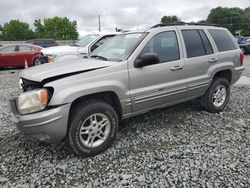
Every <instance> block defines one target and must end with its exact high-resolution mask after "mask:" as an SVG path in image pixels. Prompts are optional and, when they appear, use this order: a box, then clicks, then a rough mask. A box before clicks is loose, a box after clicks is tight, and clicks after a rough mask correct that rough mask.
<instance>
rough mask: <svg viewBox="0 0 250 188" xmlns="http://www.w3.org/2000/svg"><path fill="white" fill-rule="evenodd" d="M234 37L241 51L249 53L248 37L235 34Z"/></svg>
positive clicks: (249, 41)
mask: <svg viewBox="0 0 250 188" xmlns="http://www.w3.org/2000/svg"><path fill="white" fill-rule="evenodd" d="M235 39H236V41H237V43H238V44H239V47H240V49H241V50H242V51H243V53H244V54H250V37H242V36H236V37H235Z"/></svg>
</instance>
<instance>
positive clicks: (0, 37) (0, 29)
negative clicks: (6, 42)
mask: <svg viewBox="0 0 250 188" xmlns="http://www.w3.org/2000/svg"><path fill="white" fill-rule="evenodd" d="M2 39H3V27H2V25H1V24H0V40H2Z"/></svg>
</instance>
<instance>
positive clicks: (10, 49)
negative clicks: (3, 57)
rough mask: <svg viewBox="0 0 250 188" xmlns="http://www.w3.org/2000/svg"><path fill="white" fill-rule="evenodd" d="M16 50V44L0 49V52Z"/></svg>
mask: <svg viewBox="0 0 250 188" xmlns="http://www.w3.org/2000/svg"><path fill="white" fill-rule="evenodd" d="M15 51H16V46H8V47H4V48H2V49H0V52H1V53H14V52H15Z"/></svg>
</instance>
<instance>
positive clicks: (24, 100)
mask: <svg viewBox="0 0 250 188" xmlns="http://www.w3.org/2000/svg"><path fill="white" fill-rule="evenodd" d="M47 103H48V91H47V90H46V89H39V90H33V91H28V92H25V93H22V94H21V95H20V96H19V97H18V98H17V110H18V112H19V114H30V113H33V112H38V111H41V110H43V109H45V108H46V106H47Z"/></svg>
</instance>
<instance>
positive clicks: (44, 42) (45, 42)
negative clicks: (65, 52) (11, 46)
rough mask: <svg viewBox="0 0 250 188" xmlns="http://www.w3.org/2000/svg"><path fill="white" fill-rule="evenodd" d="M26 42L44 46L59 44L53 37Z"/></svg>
mask: <svg viewBox="0 0 250 188" xmlns="http://www.w3.org/2000/svg"><path fill="white" fill-rule="evenodd" d="M26 43H29V44H34V45H37V46H41V47H43V48H48V47H52V46H59V44H58V43H57V42H56V41H55V40H53V39H32V40H28V41H26Z"/></svg>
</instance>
